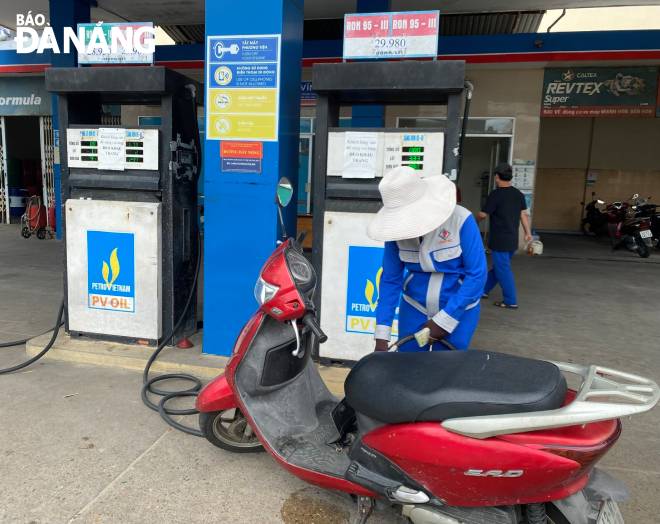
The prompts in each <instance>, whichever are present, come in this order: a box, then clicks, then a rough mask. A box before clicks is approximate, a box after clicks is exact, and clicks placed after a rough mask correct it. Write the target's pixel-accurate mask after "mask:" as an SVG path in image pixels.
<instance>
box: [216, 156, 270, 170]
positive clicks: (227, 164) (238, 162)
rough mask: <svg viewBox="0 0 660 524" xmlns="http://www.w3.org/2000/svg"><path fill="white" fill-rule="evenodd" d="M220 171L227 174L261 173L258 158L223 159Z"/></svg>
mask: <svg viewBox="0 0 660 524" xmlns="http://www.w3.org/2000/svg"><path fill="white" fill-rule="evenodd" d="M222 170H223V171H224V172H227V173H261V160H259V159H258V158H223V159H222Z"/></svg>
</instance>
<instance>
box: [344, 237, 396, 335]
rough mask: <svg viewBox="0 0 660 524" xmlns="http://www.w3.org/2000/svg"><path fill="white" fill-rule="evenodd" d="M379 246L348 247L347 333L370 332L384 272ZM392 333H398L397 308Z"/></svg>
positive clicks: (372, 328) (372, 327) (371, 331)
mask: <svg viewBox="0 0 660 524" xmlns="http://www.w3.org/2000/svg"><path fill="white" fill-rule="evenodd" d="M383 251H384V249H383V248H382V247H367V246H348V279H347V291H346V332H347V333H365V334H370V335H373V333H374V332H375V331H376V308H377V307H378V298H379V296H380V280H381V275H382V274H383V267H382V263H383ZM392 334H393V335H395V336H396V335H397V334H398V311H397V315H396V316H395V320H394V325H393V327H392Z"/></svg>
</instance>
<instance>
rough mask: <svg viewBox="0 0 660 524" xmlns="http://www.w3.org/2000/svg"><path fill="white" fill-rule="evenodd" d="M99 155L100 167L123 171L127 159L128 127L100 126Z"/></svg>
mask: <svg viewBox="0 0 660 524" xmlns="http://www.w3.org/2000/svg"><path fill="white" fill-rule="evenodd" d="M98 156H99V160H98V162H99V164H98V168H99V169H110V170H114V171H123V170H124V162H125V161H126V129H123V128H120V127H101V128H99V143H98Z"/></svg>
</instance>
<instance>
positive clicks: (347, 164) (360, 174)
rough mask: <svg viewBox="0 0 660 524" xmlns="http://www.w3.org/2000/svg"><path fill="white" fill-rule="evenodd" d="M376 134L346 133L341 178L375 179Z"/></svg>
mask: <svg viewBox="0 0 660 524" xmlns="http://www.w3.org/2000/svg"><path fill="white" fill-rule="evenodd" d="M377 153H378V133H360V132H347V133H346V139H345V141H344V169H343V171H342V177H343V178H376V169H377V166H376V160H377Z"/></svg>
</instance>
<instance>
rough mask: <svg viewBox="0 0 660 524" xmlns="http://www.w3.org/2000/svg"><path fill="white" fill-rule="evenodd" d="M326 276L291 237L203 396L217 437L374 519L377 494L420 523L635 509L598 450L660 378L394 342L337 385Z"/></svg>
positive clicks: (538, 521)
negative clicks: (317, 295)
mask: <svg viewBox="0 0 660 524" xmlns="http://www.w3.org/2000/svg"><path fill="white" fill-rule="evenodd" d="M285 185H286V184H285ZM289 186H290V185H289ZM282 192H284V191H282ZM278 193H280V192H279V191H278ZM281 196H282V195H281V194H280V197H281ZM280 201H281V203H282V204H285V203H287V201H286V199H283V198H280ZM278 210H279V208H278ZM280 215H281V211H280ZM315 286H316V274H315V272H314V269H313V267H312V265H311V264H310V263H309V262H308V261H307V259H306V258H305V257H304V256H303V253H302V250H301V248H300V247H299V245H298V243H297V242H296V241H295V240H293V239H289V240H286V241H285V242H283V243H282V244H280V245H279V246H278V247H277V248H276V250H275V251H274V252H273V254H272V255H271V256H270V258H269V259H268V260H267V261H266V263H265V264H264V266H263V269H262V270H261V273H260V275H259V278H258V281H257V284H256V287H255V295H256V298H257V301H258V302H259V309H258V310H257V312H256V313H255V314H254V315H253V317H252V318H251V319H250V320H249V321H248V322H247V324H246V325H245V326H244V327H243V329H242V331H241V333H240V335H239V336H238V339H237V340H236V343H235V346H234V350H233V355H232V357H231V359H230V361H229V362H228V364H227V367H226V371H225V373H224V374H223V375H221V376H219V377H218V378H216V379H215V380H214V381H213V382H211V383H210V384H208V385H207V386H206V387H205V388H204V389H203V390H202V391H201V393H200V395H199V397H198V398H197V409H198V410H199V411H200V413H201V414H200V426H201V429H202V432H203V433H204V435H205V436H206V438H207V439H208V440H209V441H210V442H212V443H213V444H215V445H217V446H219V447H221V448H224V449H226V450H230V451H235V452H246V451H256V450H258V449H261V447H262V446H263V448H265V449H266V451H268V452H269V453H270V454H271V455H272V456H273V457H274V458H275V460H276V461H277V462H279V464H280V465H282V466H283V467H284V468H286V469H287V470H289V471H290V472H291V473H293V474H294V475H297V476H298V477H300V478H301V479H303V480H306V481H307V482H310V483H312V484H316V485H318V486H322V487H324V488H329V489H335V490H339V491H343V492H346V493H349V494H352V495H355V496H356V497H357V501H358V521H359V522H361V523H364V522H366V520H367V518H368V517H369V514H370V513H371V510H372V508H373V504H374V500H375V499H384V500H385V501H388V502H389V503H391V504H393V505H395V506H398V508H400V511H401V513H402V514H403V516H405V517H407V518H408V519H409V520H410V521H411V522H413V523H414V524H461V523H469V524H500V523H501V524H523V523H524V524H546V523H553V524H567V523H568V524H621V523H623V518H622V516H621V513H620V511H619V509H618V506H617V501H621V500H624V499H625V498H626V489H625V486H623V485H622V484H621V483H620V482H619V481H617V480H615V479H614V478H612V477H610V476H609V475H608V474H606V473H604V472H602V471H601V470H598V469H596V468H594V465H595V464H596V462H597V461H598V460H599V459H600V458H602V457H603V455H605V453H607V451H608V450H609V449H610V448H611V447H612V446H613V445H614V444H615V443H616V441H617V439H618V438H619V436H620V434H621V423H620V421H619V418H621V417H624V416H628V415H632V414H636V413H641V412H644V411H648V410H650V409H652V408H653V407H654V406H655V405H656V403H657V402H658V399H659V398H660V389H659V388H658V386H657V384H656V383H655V382H653V381H651V380H648V379H646V378H643V377H639V376H636V375H632V374H628V373H623V372H619V371H615V370H611V369H606V368H603V367H600V366H581V365H577V364H564V363H551V362H546V361H539V360H532V359H528V358H519V357H514V356H510V355H505V354H501V353H494V352H489V351H472V350H471V351H466V352H458V351H438V352H423V353H397V352H384V353H373V354H370V355H368V356H367V357H365V358H363V359H362V360H360V361H359V362H358V363H357V364H356V365H355V367H353V369H352V370H351V372H350V373H349V375H348V377H347V379H346V382H345V391H346V397H345V398H344V399H343V400H341V401H340V400H338V399H337V398H335V397H334V396H333V395H332V394H331V393H330V392H329V391H328V389H327V388H326V386H325V384H324V383H323V381H322V380H321V377H320V375H319V373H318V370H317V367H316V365H315V364H314V362H313V361H312V360H311V358H310V356H311V351H312V347H313V345H314V343H315V339H316V340H317V341H318V342H324V341H325V340H326V338H327V337H326V336H325V334H324V333H323V332H322V330H321V328H320V326H319V323H318V320H317V317H316V312H315V308H314V305H313V303H312V295H313V294H314V289H315ZM564 373H572V374H575V375H578V376H579V377H580V378H581V386H580V387H579V389H578V390H576V391H572V390H570V389H568V388H567V384H566V379H565V377H564Z"/></svg>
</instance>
